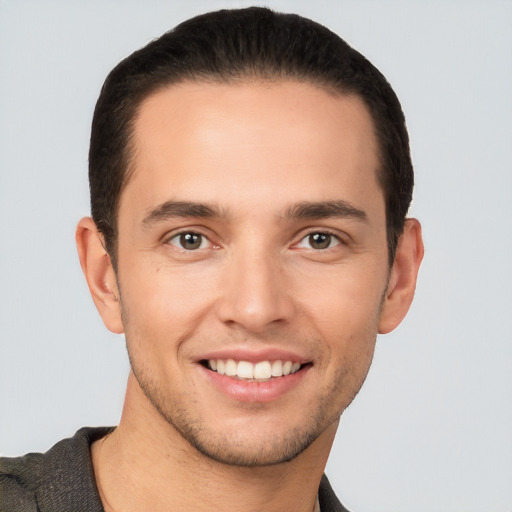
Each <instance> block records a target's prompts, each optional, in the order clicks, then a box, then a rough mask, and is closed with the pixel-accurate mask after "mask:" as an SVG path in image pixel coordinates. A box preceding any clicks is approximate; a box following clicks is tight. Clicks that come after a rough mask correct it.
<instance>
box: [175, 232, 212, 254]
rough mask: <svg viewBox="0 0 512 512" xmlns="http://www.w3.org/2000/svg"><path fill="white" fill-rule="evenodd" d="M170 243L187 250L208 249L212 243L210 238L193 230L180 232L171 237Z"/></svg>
mask: <svg viewBox="0 0 512 512" xmlns="http://www.w3.org/2000/svg"><path fill="white" fill-rule="evenodd" d="M169 243H170V244H171V245H174V246H175V247H178V248H179V249H185V250H186V251H195V250H197V249H206V248H207V247H208V246H209V245H210V241H209V240H208V238H206V237H205V236H204V235H201V234H200V233H193V232H186V233H178V234H177V235H174V236H173V237H171V238H170V239H169Z"/></svg>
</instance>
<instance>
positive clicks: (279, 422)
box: [118, 82, 389, 465]
mask: <svg viewBox="0 0 512 512" xmlns="http://www.w3.org/2000/svg"><path fill="white" fill-rule="evenodd" d="M133 144H134V149H135V153H134V155H135V156H134V162H133V164H134V172H133V175H132V176H131V178H130V180H129V182H128V184H127V186H126V188H125V190H124V191H123V193H122V196H121V201H120V206H119V239H118V255H119V260H118V284H119V290H118V293H119V294H120V298H121V305H122V321H123V325H124V330H125V334H126V339H127V346H128V352H129V355H130V360H131V363H132V369H133V373H134V375H135V377H136V379H137V382H138V385H139V386H140V389H141V393H140V395H139V398H138V399H139V400H142V401H146V402H149V403H151V404H152V406H153V407H154V408H155V410H157V411H158V414H160V415H161V416H162V417H164V418H165V420H166V422H167V424H168V425H169V426H170V428H171V429H172V431H174V432H177V433H179V435H180V436H182V437H183V438H184V439H186V440H187V441H188V443H190V445H191V446H193V447H194V448H197V449H198V450H199V451H200V452H201V453H203V454H206V455H207V456H208V457H210V458H212V459H215V460H218V461H221V462H224V463H228V464H236V465H263V464H273V463H278V462H282V461H285V460H290V459H292V458H294V457H295V456H297V455H298V454H299V453H301V452H302V451H303V450H304V449H305V448H306V447H307V446H309V445H310V444H311V443H312V442H313V441H314V440H315V439H317V438H318V437H319V436H321V435H322V434H323V433H324V432H326V431H327V430H328V429H332V428H335V425H336V424H337V420H338V418H339V416H340V414H341V413H342V411H343V410H344V409H345V408H346V407H347V406H348V404H349V403H350V402H351V400H352V399H353V397H354V396H355V395H356V393H357V392H358V390H359V388H360V386H361V385H362V383H363V380H364V378H365V376H366V374H367V371H368V368H369V366H370V362H371V359H372V355H373V351H374V345H375V338H376V334H377V331H378V325H379V319H380V315H381V304H382V300H383V294H384V293H385V290H386V286H387V282H388V277H389V267H388V259H387V245H386V229H385V225H386V223H385V206H384V197H383V192H382V190H381V188H380V187H379V185H378V182H377V176H376V171H377V167H378V161H377V156H376V140H375V136H374V133H373V125H372V121H371V118H370V116H369V114H368V112H367V110H366V108H365V106H364V104H363V103H362V101H361V100H360V99H358V98H357V97H354V96H340V95H333V94H330V93H328V92H326V91H323V90H321V89H319V88H317V87H315V86H313V85H309V84H304V83H302V84H299V83H294V82H276V83H271V84H268V83H246V84H237V85H218V84H217V85H216V84H191V83H185V84H181V85H176V86H172V87H169V88H167V89H165V90H162V91H160V92H157V93H155V94H154V95H153V96H151V97H149V98H148V99H147V100H146V101H145V102H144V103H143V105H142V108H141V110H140V113H139V116H138V118H137V120H136V124H135V132H134V140H133Z"/></svg>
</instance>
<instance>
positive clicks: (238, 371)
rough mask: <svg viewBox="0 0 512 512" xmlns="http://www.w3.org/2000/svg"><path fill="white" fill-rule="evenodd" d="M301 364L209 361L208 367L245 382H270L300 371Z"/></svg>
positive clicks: (288, 362)
mask: <svg viewBox="0 0 512 512" xmlns="http://www.w3.org/2000/svg"><path fill="white" fill-rule="evenodd" d="M300 366H301V365H300V363H294V362H293V361H281V360H277V361H260V362H259V363H256V364H253V363H250V362H249V361H238V362H237V361H235V360H234V359H227V360H226V359H209V360H208V367H209V368H210V370H213V371H216V372H217V373H219V374H221V375H227V376H229V377H237V378H239V379H244V380H262V381H265V380H268V379H270V378H271V377H283V376H284V375H289V374H290V373H295V372H297V371H299V370H300Z"/></svg>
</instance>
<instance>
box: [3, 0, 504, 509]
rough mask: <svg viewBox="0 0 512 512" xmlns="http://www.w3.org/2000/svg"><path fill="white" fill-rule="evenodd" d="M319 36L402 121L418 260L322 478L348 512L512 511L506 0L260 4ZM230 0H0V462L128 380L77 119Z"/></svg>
mask: <svg viewBox="0 0 512 512" xmlns="http://www.w3.org/2000/svg"><path fill="white" fill-rule="evenodd" d="M261 4H264V5H269V6H271V7H273V8H275V9H277V10H282V11H295V12H298V13H300V14H303V15H306V16H308V17H311V18H313V19H315V20H316V21H318V22H320V23H323V24H325V25H327V26H328V27H329V28H331V29H332V30H334V31H335V32H337V33H338V34H340V35H341V36H342V37H343V38H344V39H346V40H347V41H348V42H349V43H350V44H351V45H353V46H354V47H355V48H357V49H358V50H359V51H360V52H362V53H363V54H364V55H366V56H367V57H368V58H369V59H370V60H371V61H372V62H373V63H374V64H375V65H376V66H377V67H378V68H379V69H380V70H381V71H382V72H383V73H384V74H385V75H386V77H387V78H388V80H389V81H390V82H391V83H392V85H393V86H394V88H395V90H396V92H397V94H398V96H399V97H400V99H401V101H402V105H403V108H404V110H405V113H406V117H407V120H408V126H409V131H410V136H411V146H412V153H413V159H414V162H415V168H416V181H417V187H416V192H415V199H414V203H413V207H412V211H411V214H412V215H414V216H417V217H418V218H420V220H421V221H422V224H423V228H424V237H425V244H426V256H425V260H424V264H423V268H422V269H421V274H420V278H419V283H418V289H417V295H416V299H415V303H414V304H413V307H412V309H411V311H410V314H409V315H408V317H407V318H406V320H405V321H404V322H403V324H402V325H401V326H400V327H399V328H398V329H397V330H396V331H395V332H394V333H392V334H389V335H386V336H382V337H380V339H379V340H378V344H377V350H376V354H375V360H374V363H373V367H372V370H371V371H370V375H369V377H368V379H367V382H366V383H365V386H364V387H363V390H362V391H361V393H360V394H359V396H358V398H357V399H356V400H355V402H354V403H353V404H352V406H351V407H350V408H349V409H348V410H347V411H346V413H345V414H344V415H343V417H342V422H341V427H340V430H339V432H338V437H337V441H336V443H335V446H334V449H333V452H332V455H331V459H330V462H329V464H328V467H327V473H328V475H329V477H330V479H331V482H332V484H333V486H334V488H335V489H336V491H337V492H338V494H339V496H340V498H341V499H342V501H343V502H344V504H345V505H346V506H347V507H348V508H350V509H351V510H353V511H354V512H374V511H375V512H386V511H387V512H411V511H413V512H422V511H425V512H426V511H429V512H443V511H450V512H451V511H457V512H464V511H465V512H477V511H478V512H484V511H485V512H511V511H512V334H511V332H512V270H511V268H512V206H511V201H512V2H510V1H504V0H503V1H499V0H485V1H483V0H482V1H471V0H465V1H449V0H448V1H410V0H408V1H382V0H380V1H371V0H365V1H325V0H324V1H322V0H317V1H315V2H311V1H307V0H306V1H299V0H294V1H285V0H282V1H278V0H276V1H266V2H265V1H263V2H261ZM248 5H250V3H249V2H243V1H238V2H235V1H206V0H202V1H199V0H188V1H187V2H172V1H157V0H145V1H129V0H109V1H108V0H88V1H87V2H86V1H66V0H61V1H56V0H53V1H52V0H45V1H41V0H33V1H29V0H0V451H1V452H2V453H3V454H4V455H15V454H20V453H24V452H27V451H42V450H43V451H44V450H47V449H48V448H49V447H50V446H51V445H52V444H54V443H55V442H56V441H57V440H59V439H61V438H63V437H67V436H70V435H72V434H73V433H74V432H75V430H77V429H78V428H79V427H81V426H84V425H105V424H115V423H117V421H118V419H119V416H120V411H121V405H122V400H123V392H124V387H125V383H126V377H127V373H128V363H127V357H126V353H125V349H124V340H123V338H122V337H118V336H114V335H112V334H110V333H108V332H107V331H106V330H105V328H104V327H103V324H102V323H101V320H100V318H99V316H98V315H97V313H96V311H95V309H94V306H93V303H92V300H91V299H90V297H89V294H88V291H87V288H86V285H85V281H84V279H83V277H82V275H81V270H80V268H79V264H78V259H77V257H76V252H75V247H74V228H75V224H76V221H77V220H78V219H79V218H80V217H81V216H83V215H86V214H88V212H89V206H88V185H87V150H88V137H89V126H90V121H91V116H92V111H93V108H94V103H95V100H96V98H97V95H98V92H99V89H100V86H101V84H102V82H103V79H104V78H105V76H106V74H107V73H108V71H109V70H110V69H111V68H112V67H113V66H114V65H115V64H116V63H117V62H118V61H119V60H120V59H121V58H123V57H125V56H126V55H128V54H129V53H131V52H132V51H133V50H135V49H137V48H138V47H140V46H142V45H144V44H145V43H147V42H148V41H149V40H150V39H152V38H154V37H156V36H158V35H160V34H161V33H163V32H164V31H166V30H168V29H169V28H171V27H173V26H174V25H176V24H177V23H179V22H180V21H182V20H184V19H186V18H188V17H190V16H192V15H195V14H199V13H201V12H205V11H207V10H212V9H216V8H220V7H239V6H248Z"/></svg>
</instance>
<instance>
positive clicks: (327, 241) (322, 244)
mask: <svg viewBox="0 0 512 512" xmlns="http://www.w3.org/2000/svg"><path fill="white" fill-rule="evenodd" d="M340 243H341V242H340V240H339V239H338V238H337V237H336V236H334V235H331V234H330V233H322V232H317V233H310V234H309V235H307V236H305V237H304V238H303V239H302V240H301V241H300V242H299V243H298V244H297V247H300V248H302V249H315V250H322V249H330V248H331V247H334V246H336V245H339V244H340Z"/></svg>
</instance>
